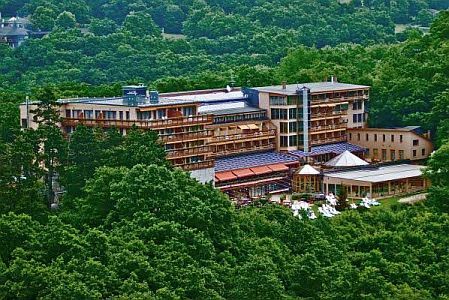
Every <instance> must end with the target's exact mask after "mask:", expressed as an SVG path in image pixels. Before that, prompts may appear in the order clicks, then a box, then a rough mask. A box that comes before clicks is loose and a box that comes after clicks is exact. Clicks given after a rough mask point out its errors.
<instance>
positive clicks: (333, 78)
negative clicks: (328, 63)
mask: <svg viewBox="0 0 449 300" xmlns="http://www.w3.org/2000/svg"><path fill="white" fill-rule="evenodd" d="M336 82H338V81H337V76H334V75H332V76H331V83H336Z"/></svg>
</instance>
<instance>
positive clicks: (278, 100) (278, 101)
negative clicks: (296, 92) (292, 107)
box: [270, 96, 287, 105]
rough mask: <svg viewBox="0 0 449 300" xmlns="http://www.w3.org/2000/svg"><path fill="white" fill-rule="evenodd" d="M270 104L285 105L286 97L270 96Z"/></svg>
mask: <svg viewBox="0 0 449 300" xmlns="http://www.w3.org/2000/svg"><path fill="white" fill-rule="evenodd" d="M270 105H287V97H285V96H270Z"/></svg>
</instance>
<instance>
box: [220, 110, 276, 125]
mask: <svg viewBox="0 0 449 300" xmlns="http://www.w3.org/2000/svg"><path fill="white" fill-rule="evenodd" d="M266 117H267V115H266V113H265V112H260V113H252V114H244V115H230V116H216V117H214V123H215V124H220V123H228V122H238V121H244V120H263V119H266Z"/></svg>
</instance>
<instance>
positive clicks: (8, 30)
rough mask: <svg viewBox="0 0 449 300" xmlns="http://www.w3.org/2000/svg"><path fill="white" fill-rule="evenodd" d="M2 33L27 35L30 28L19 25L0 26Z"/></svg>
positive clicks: (0, 33)
mask: <svg viewBox="0 0 449 300" xmlns="http://www.w3.org/2000/svg"><path fill="white" fill-rule="evenodd" d="M0 35H2V36H27V35H28V30H26V29H24V28H19V27H9V26H5V27H1V28H0Z"/></svg>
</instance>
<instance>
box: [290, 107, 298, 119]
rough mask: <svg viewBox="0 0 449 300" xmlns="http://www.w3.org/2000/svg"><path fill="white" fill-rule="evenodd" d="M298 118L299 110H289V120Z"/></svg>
mask: <svg viewBox="0 0 449 300" xmlns="http://www.w3.org/2000/svg"><path fill="white" fill-rule="evenodd" d="M297 117H298V114H297V109H296V108H290V109H289V110H288V118H289V119H296V118H297Z"/></svg>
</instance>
